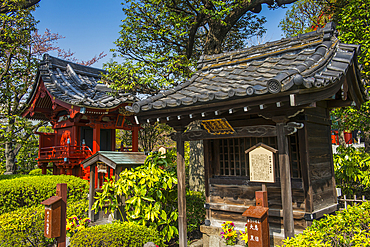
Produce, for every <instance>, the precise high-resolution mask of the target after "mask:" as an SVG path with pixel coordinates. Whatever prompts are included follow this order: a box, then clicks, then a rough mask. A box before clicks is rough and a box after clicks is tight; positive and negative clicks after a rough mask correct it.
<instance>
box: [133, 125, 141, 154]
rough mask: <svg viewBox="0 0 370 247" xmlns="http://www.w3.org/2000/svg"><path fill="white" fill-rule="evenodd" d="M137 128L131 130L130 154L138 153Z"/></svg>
mask: <svg viewBox="0 0 370 247" xmlns="http://www.w3.org/2000/svg"><path fill="white" fill-rule="evenodd" d="M139 128H140V127H139V126H135V127H134V128H133V130H132V152H138V151H139Z"/></svg>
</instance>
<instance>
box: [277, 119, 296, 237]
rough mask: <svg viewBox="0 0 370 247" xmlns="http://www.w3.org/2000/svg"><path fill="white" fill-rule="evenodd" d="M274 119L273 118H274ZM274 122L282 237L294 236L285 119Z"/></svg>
mask: <svg viewBox="0 0 370 247" xmlns="http://www.w3.org/2000/svg"><path fill="white" fill-rule="evenodd" d="M274 121H275V120H274ZM275 122H276V133H277V144H278V150H279V166H280V186H281V201H282V206H283V220H284V237H285V238H287V237H294V219H293V205H292V185H291V179H290V162H289V153H288V150H289V142H288V138H287V136H286V135H285V131H284V126H285V123H286V119H282V120H280V119H279V120H278V121H275Z"/></svg>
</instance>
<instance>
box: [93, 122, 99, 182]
mask: <svg viewBox="0 0 370 247" xmlns="http://www.w3.org/2000/svg"><path fill="white" fill-rule="evenodd" d="M98 151H100V125H99V124H96V125H95V128H94V129H93V154H95V153H96V152H98ZM93 169H95V188H97V186H98V172H97V167H96V166H94V168H93Z"/></svg>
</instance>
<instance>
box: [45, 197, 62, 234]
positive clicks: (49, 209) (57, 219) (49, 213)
mask: <svg viewBox="0 0 370 247" xmlns="http://www.w3.org/2000/svg"><path fill="white" fill-rule="evenodd" d="M61 202H62V197H59V196H52V197H50V198H49V199H46V200H45V201H43V202H41V204H43V205H45V224H44V236H45V237H47V238H56V237H60V225H61V224H60V223H61V215H62V211H61V210H62V204H61Z"/></svg>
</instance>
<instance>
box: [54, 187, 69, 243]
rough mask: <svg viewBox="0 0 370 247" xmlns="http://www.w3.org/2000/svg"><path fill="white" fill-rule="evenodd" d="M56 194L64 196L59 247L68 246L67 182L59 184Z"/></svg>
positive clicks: (58, 240)
mask: <svg viewBox="0 0 370 247" xmlns="http://www.w3.org/2000/svg"><path fill="white" fill-rule="evenodd" d="M56 196H59V197H61V198H62V204H61V212H62V213H61V214H62V215H61V222H60V223H61V224H60V228H61V229H60V237H59V238H57V243H58V247H65V246H66V234H67V232H66V224H67V222H66V221H67V184H57V193H56Z"/></svg>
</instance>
